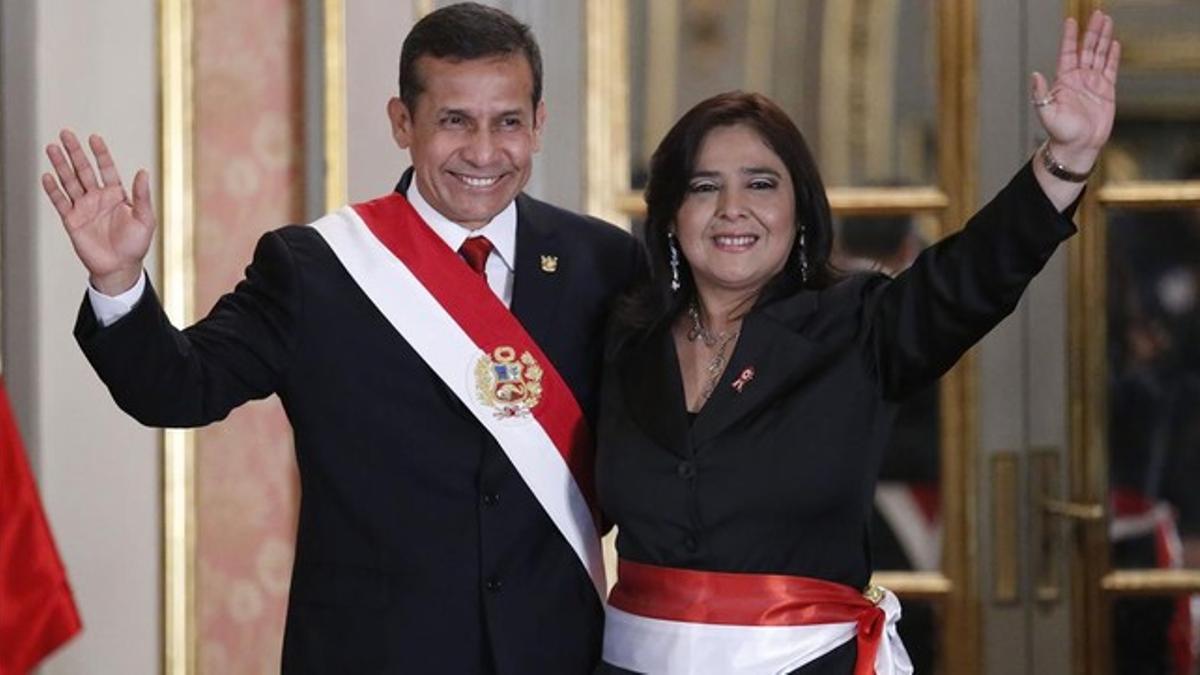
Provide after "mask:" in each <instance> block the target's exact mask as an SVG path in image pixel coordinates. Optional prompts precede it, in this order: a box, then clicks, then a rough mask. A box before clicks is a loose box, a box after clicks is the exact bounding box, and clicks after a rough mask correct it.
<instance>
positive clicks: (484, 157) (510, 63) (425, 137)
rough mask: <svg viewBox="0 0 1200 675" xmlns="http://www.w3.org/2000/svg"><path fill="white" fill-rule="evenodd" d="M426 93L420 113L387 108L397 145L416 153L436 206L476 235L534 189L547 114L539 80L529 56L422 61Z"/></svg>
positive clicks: (395, 105) (420, 179)
mask: <svg viewBox="0 0 1200 675" xmlns="http://www.w3.org/2000/svg"><path fill="white" fill-rule="evenodd" d="M417 72H418V73H419V74H420V78H421V82H422V83H423V84H424V90H423V91H422V92H421V94H420V95H419V96H418V97H417V104H416V110H411V111H410V110H408V108H406V107H405V105H404V103H403V102H401V100H400V99H398V98H393V99H392V100H390V101H388V117H389V118H391V121H392V135H393V137H395V139H396V143H397V144H398V145H399V146H400V147H401V148H404V149H407V150H408V151H409V154H410V156H411V157H412V164H413V174H414V177H415V179H416V182H417V187H418V189H420V190H421V194H422V195H423V196H424V197H425V199H426V200H427V201H428V202H429V205H430V206H432V207H433V208H435V209H437V211H438V212H439V213H441V214H442V215H443V216H445V217H446V218H448V219H450V220H451V221H453V222H455V223H458V224H460V225H462V226H464V227H468V228H471V229H477V228H480V227H483V226H484V225H486V224H487V223H488V222H489V221H491V219H492V218H494V217H495V216H496V214H498V213H500V212H501V211H503V210H504V208H505V207H506V206H508V204H509V202H511V201H512V200H513V199H514V198H516V196H517V194H518V193H519V192H520V191H521V189H522V188H524V187H525V183H526V182H528V181H529V172H530V170H531V168H532V166H533V154H534V153H535V152H537V151H538V150H539V148H540V146H541V134H542V125H543V123H544V122H545V118H546V107H545V104H543V103H540V102H539V103H538V105H537V108H536V110H535V109H534V106H533V101H532V99H533V72H532V69H531V68H530V67H529V62H528V61H527V60H526V59H525V57H524V55H521V54H514V55H506V56H497V57H487V58H482V59H472V60H467V61H453V60H449V59H438V58H433V57H430V56H423V57H421V58H419V59H418V60H417Z"/></svg>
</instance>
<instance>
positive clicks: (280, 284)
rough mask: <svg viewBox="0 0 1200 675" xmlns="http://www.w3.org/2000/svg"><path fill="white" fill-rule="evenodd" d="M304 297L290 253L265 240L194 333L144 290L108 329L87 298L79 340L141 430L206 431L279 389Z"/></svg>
mask: <svg viewBox="0 0 1200 675" xmlns="http://www.w3.org/2000/svg"><path fill="white" fill-rule="evenodd" d="M300 295H301V294H300V286H299V281H298V276H297V270H296V265H295V262H294V260H293V257H292V253H291V251H290V249H289V248H288V245H287V243H286V242H285V241H284V238H283V237H282V236H281V235H280V234H279V233H278V232H269V233H267V234H265V235H263V237H262V238H261V239H259V241H258V245H257V247H256V249H255V252H254V260H253V262H252V263H251V264H250V266H249V267H247V268H246V276H245V278H244V279H243V280H242V281H241V282H239V283H238V285H237V287H236V288H235V289H234V290H233V292H231V293H228V294H226V295H225V296H223V297H222V298H221V299H220V300H218V301H217V304H216V305H215V306H214V307H213V308H212V310H211V311H210V312H209V314H208V316H206V317H205V318H204V319H202V320H200V321H199V322H197V323H196V324H195V325H193V326H191V327H189V328H186V329H184V330H182V331H180V330H177V329H176V328H175V327H174V326H172V325H171V323H170V320H169V319H168V318H167V316H166V314H165V313H164V312H163V308H162V305H161V304H160V303H159V300H158V296H157V295H156V293H155V292H154V289H153V287H150V286H147V288H146V292H145V293H144V294H143V295H142V298H141V300H139V301H138V303H137V304H136V305H135V306H134V307H133V309H132V310H131V311H130V312H129V314H127V315H125V316H124V317H122V318H121V319H119V320H118V321H116V322H115V323H113V324H112V325H111V326H108V327H101V326H100V324H99V322H98V321H97V320H96V318H95V315H94V314H93V313H92V308H91V305H90V303H89V302H88V301H87V298H84V302H83V305H82V306H81V307H80V310H79V317H78V319H77V321H76V324H75V339H76V341H78V343H79V346H80V347H81V348H82V349H83V353H84V355H85V356H86V357H87V359H88V361H89V362H90V363H91V364H92V368H94V369H95V371H96V373H97V374H98V375H99V376H100V379H101V380H103V382H104V384H105V385H106V386H107V387H108V390H109V392H110V393H111V394H112V396H113V399H114V400H115V401H116V402H117V405H118V406H120V407H121V409H122V410H124V411H125V412H127V413H129V415H131V416H132V417H134V418H135V419H137V420H138V421H139V422H141V423H142V424H145V425H148V426H163V427H194V426H202V425H205V424H208V423H210V422H213V421H216V420H220V419H223V418H224V417H225V416H226V415H228V414H229V412H230V411H231V410H232V409H233V408H235V407H237V406H239V405H241V404H242V403H244V402H246V401H247V400H250V399H260V398H265V397H267V396H269V395H270V394H272V393H274V392H275V391H276V390H278V389H279V388H280V386H281V383H282V381H283V379H284V377H285V376H286V373H287V369H288V364H289V361H290V360H291V358H292V354H293V352H294V350H295V344H294V342H295V332H296V331H295V330H294V326H295V325H296V323H297V319H298V316H299V312H300Z"/></svg>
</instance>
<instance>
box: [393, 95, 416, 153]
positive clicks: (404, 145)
mask: <svg viewBox="0 0 1200 675" xmlns="http://www.w3.org/2000/svg"><path fill="white" fill-rule="evenodd" d="M387 115H388V120H390V121H391V124H392V138H394V139H395V140H396V145H398V146H400V149H401V150H407V149H408V147H409V146H410V145H412V136H413V119H412V115H411V114H409V112H408V106H406V105H404V101H401V100H400V98H399V97H392V98H391V99H389V100H388V102H387Z"/></svg>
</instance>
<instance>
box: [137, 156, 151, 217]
mask: <svg viewBox="0 0 1200 675" xmlns="http://www.w3.org/2000/svg"><path fill="white" fill-rule="evenodd" d="M133 215H134V216H135V217H136V218H137V219H138V220H140V221H142V222H143V223H149V224H153V223H154V204H153V202H152V201H151V199H150V174H148V173H146V170H145V169H139V170H138V172H137V174H135V175H134V177H133Z"/></svg>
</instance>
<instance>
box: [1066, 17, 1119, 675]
mask: <svg viewBox="0 0 1200 675" xmlns="http://www.w3.org/2000/svg"><path fill="white" fill-rule="evenodd" d="M1098 6H1099V3H1098V2H1097V0H1067V8H1066V10H1067V16H1074V17H1075V18H1076V20H1078V21H1080V22H1081V23H1082V22H1084V21H1086V20H1087V17H1088V15H1089V14H1090V13H1091V12H1092V11H1093V10H1095V9H1097V8H1098ZM1103 168H1104V167H1103V165H1101V167H1100V171H1099V172H1097V175H1096V176H1094V178H1093V180H1094V181H1095V183H1096V184H1098V185H1102V186H1103V185H1104V171H1103ZM1101 192H1103V189H1101V190H1097V191H1095V192H1094V193H1089V194H1088V195H1087V196H1085V198H1084V202H1083V204H1082V205H1081V207H1080V209H1079V211H1078V212H1077V214H1076V219H1077V220H1078V222H1079V223H1080V228H1079V230H1080V232H1079V235H1078V236H1076V237H1074V238H1073V240H1072V241H1071V242H1070V244H1069V248H1068V284H1069V287H1068V308H1067V312H1068V323H1067V334H1068V340H1069V342H1068V347H1069V348H1068V349H1067V353H1068V357H1067V358H1068V383H1069V384H1068V396H1069V397H1070V398H1069V406H1070V408H1069V415H1070V426H1069V432H1070V445H1069V454H1068V458H1067V461H1068V464H1069V469H1068V472H1067V476H1068V481H1069V485H1068V487H1067V490H1068V495H1069V499H1071V500H1072V501H1076V502H1101V503H1105V502H1107V497H1108V471H1107V466H1106V462H1107V458H1108V450H1107V435H1106V428H1107V423H1108V419H1107V413H1108V403H1107V400H1108V389H1107V387H1108V383H1107V364H1106V362H1105V356H1106V354H1105V350H1106V349H1107V315H1106V304H1105V297H1106V295H1107V280H1106V277H1105V269H1104V266H1105V247H1106V245H1107V243H1106V242H1107V232H1106V228H1105V224H1104V221H1103V218H1102V217H1101V212H1100V207H1099V205H1098V203H1097V199H1096V197H1097V195H1098V194H1099V193H1101ZM1075 529H1076V533H1077V536H1075V537H1072V539H1071V541H1072V548H1073V551H1072V556H1071V561H1070V575H1071V619H1070V621H1071V632H1072V635H1071V662H1072V667H1073V672H1075V673H1077V674H1079V675H1084V674H1087V675H1107V673H1109V672H1110V670H1111V666H1112V664H1111V658H1110V653H1109V651H1108V650H1107V649H1105V648H1104V647H1105V646H1106V645H1108V644H1111V643H1110V642H1109V635H1110V626H1109V615H1110V612H1109V608H1108V606H1107V603H1106V602H1105V599H1104V598H1103V597H1102V595H1101V591H1100V587H1101V578H1102V576H1103V575H1104V573H1105V572H1106V570H1107V569H1108V565H1109V562H1108V561H1109V550H1108V532H1107V525H1106V523H1104V522H1103V521H1093V522H1082V523H1079V524H1077V525H1076V528H1075Z"/></svg>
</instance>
